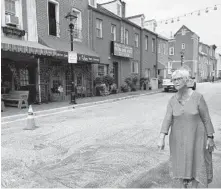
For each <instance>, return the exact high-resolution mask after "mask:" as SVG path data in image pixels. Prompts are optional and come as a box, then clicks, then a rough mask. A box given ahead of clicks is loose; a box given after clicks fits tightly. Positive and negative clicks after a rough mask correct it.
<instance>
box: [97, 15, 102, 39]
mask: <svg viewBox="0 0 221 189" xmlns="http://www.w3.org/2000/svg"><path fill="white" fill-rule="evenodd" d="M98 21H99V28H97V26H98V25H97V23H98ZM98 31H100V36H98ZM96 37H97V38H100V39H102V38H103V20H102V19H100V18H96Z"/></svg>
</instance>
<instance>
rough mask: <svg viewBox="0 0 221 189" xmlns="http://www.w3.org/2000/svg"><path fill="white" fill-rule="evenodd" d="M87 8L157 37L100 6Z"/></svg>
mask: <svg viewBox="0 0 221 189" xmlns="http://www.w3.org/2000/svg"><path fill="white" fill-rule="evenodd" d="M89 8H90V9H92V10H94V11H96V12H99V13H101V14H104V15H107V16H110V17H112V18H115V19H118V20H122V21H125V22H126V23H128V24H130V25H132V26H135V27H137V28H138V29H140V30H141V29H143V30H145V31H147V32H149V33H152V34H154V35H157V33H155V32H153V31H150V30H148V29H146V28H142V27H140V26H139V25H137V24H135V23H133V22H132V21H130V20H128V19H127V18H121V17H119V16H117V15H116V14H114V13H112V12H111V11H109V10H107V9H105V8H104V7H102V6H101V4H97V8H94V7H91V6H89Z"/></svg>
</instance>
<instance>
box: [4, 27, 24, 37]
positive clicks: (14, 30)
mask: <svg viewBox="0 0 221 189" xmlns="http://www.w3.org/2000/svg"><path fill="white" fill-rule="evenodd" d="M2 30H3V33H5V34H6V35H16V36H19V37H22V36H24V35H25V30H19V29H18V28H11V27H2Z"/></svg>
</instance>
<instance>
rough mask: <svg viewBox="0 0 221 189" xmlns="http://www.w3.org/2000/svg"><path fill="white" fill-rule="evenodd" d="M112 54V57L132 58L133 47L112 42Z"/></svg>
mask: <svg viewBox="0 0 221 189" xmlns="http://www.w3.org/2000/svg"><path fill="white" fill-rule="evenodd" d="M112 53H113V55H114V56H121V57H125V58H133V47H131V46H128V45H125V44H122V43H117V42H114V41H113V42H112Z"/></svg>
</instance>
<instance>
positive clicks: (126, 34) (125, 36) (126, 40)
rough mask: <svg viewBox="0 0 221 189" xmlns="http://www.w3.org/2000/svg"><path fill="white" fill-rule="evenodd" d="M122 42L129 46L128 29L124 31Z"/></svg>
mask: <svg viewBox="0 0 221 189" xmlns="http://www.w3.org/2000/svg"><path fill="white" fill-rule="evenodd" d="M124 33H125V34H124V42H125V44H126V45H128V44H129V30H128V29H125V32H124Z"/></svg>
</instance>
